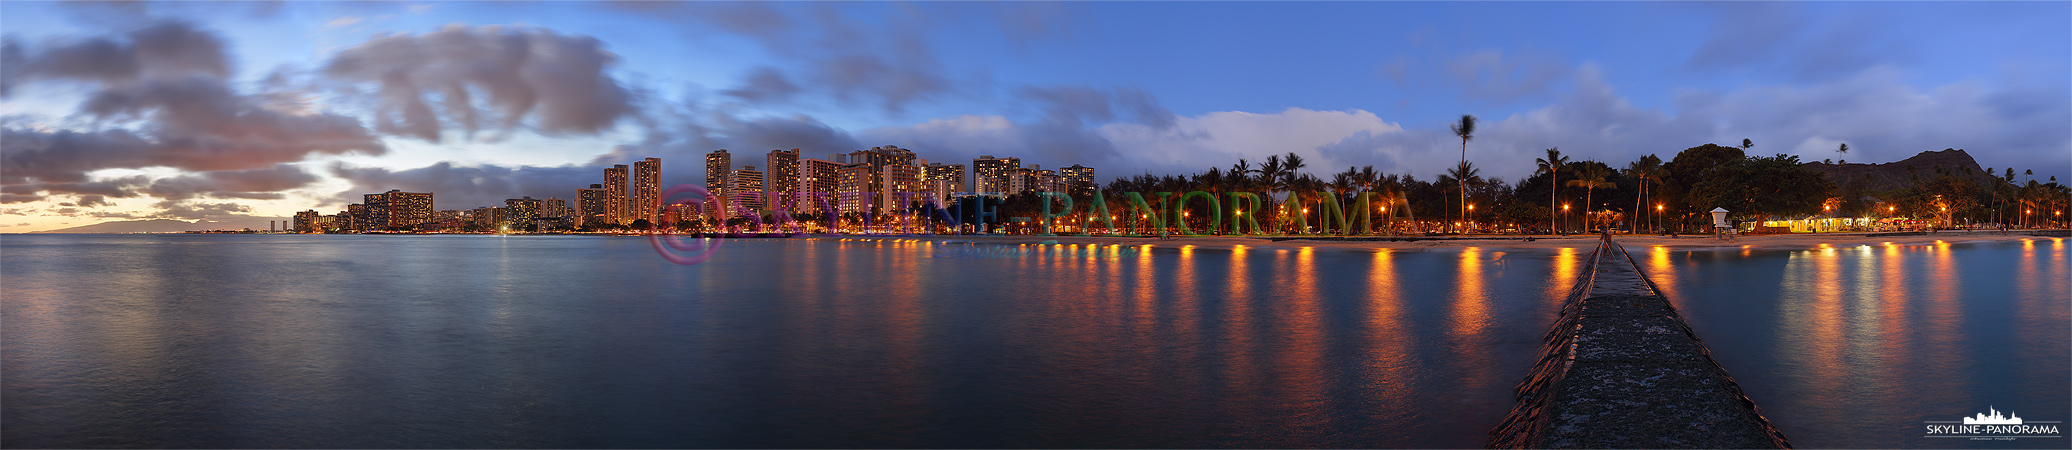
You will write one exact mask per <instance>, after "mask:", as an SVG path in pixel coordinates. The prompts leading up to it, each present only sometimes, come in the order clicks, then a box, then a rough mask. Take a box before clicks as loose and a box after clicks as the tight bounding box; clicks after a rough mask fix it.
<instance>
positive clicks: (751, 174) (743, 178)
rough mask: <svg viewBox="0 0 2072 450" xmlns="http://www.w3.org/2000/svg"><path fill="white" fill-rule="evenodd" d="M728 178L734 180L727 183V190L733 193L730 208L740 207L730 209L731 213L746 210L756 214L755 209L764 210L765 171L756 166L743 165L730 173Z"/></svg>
mask: <svg viewBox="0 0 2072 450" xmlns="http://www.w3.org/2000/svg"><path fill="white" fill-rule="evenodd" d="M728 178H729V179H730V180H732V181H733V183H732V184H729V185H727V192H729V193H732V194H733V198H732V199H731V200H732V203H729V204H728V205H729V208H732V207H734V206H739V207H740V208H737V209H734V210H731V211H728V212H729V213H736V212H740V211H742V210H746V211H749V214H754V212H755V211H761V210H763V171H760V170H755V166H742V167H741V169H739V170H735V171H734V173H732V174H730V175H728Z"/></svg>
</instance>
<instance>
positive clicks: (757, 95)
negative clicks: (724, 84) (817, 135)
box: [720, 67, 800, 103]
mask: <svg viewBox="0 0 2072 450" xmlns="http://www.w3.org/2000/svg"><path fill="white" fill-rule="evenodd" d="M799 90H800V89H799V86H798V85H796V84H792V82H791V80H787V79H785V78H784V74H783V73H779V72H778V71H777V69H775V68H770V67H763V68H759V69H756V71H755V73H754V74H752V75H749V76H748V79H747V80H745V81H743V82H742V85H741V87H737V88H733V89H728V90H724V91H720V93H721V94H725V95H727V96H730V97H734V98H739V99H741V100H744V101H747V102H750V103H765V102H781V101H785V100H788V99H790V98H791V97H792V96H793V95H796V94H798V93H799Z"/></svg>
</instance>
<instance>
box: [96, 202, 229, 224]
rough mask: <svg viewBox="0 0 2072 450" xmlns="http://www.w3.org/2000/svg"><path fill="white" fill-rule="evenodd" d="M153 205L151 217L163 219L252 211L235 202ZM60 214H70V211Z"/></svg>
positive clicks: (193, 217) (163, 203)
mask: <svg viewBox="0 0 2072 450" xmlns="http://www.w3.org/2000/svg"><path fill="white" fill-rule="evenodd" d="M154 206H156V207H158V208H159V211H158V212H157V213H154V214H152V215H151V217H157V218H165V219H182V220H202V219H219V218H226V217H233V216H243V214H240V213H248V212H252V207H250V206H245V205H240V204H236V203H203V202H183V201H178V200H166V201H161V202H158V204H157V205H154ZM62 214H64V215H71V213H62Z"/></svg>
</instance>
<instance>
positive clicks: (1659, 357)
mask: <svg viewBox="0 0 2072 450" xmlns="http://www.w3.org/2000/svg"><path fill="white" fill-rule="evenodd" d="M1589 261H1590V263H1589V266H1588V267H1586V269H1587V270H1583V271H1582V275H1580V276H1578V277H1577V280H1576V285H1575V287H1574V288H1573V289H1572V290H1570V291H1569V296H1568V300H1567V301H1566V302H1565V303H1563V307H1562V311H1561V316H1560V319H1559V320H1557V321H1556V322H1555V324H1554V328H1553V329H1552V330H1549V331H1548V332H1547V335H1546V337H1545V341H1546V345H1545V347H1543V350H1542V352H1541V354H1540V355H1541V356H1540V359H1539V361H1538V362H1537V363H1535V364H1534V365H1533V368H1532V372H1531V373H1529V374H1528V375H1527V376H1526V378H1525V380H1524V381H1523V382H1520V383H1519V384H1518V387H1517V388H1516V391H1515V392H1516V395H1517V399H1518V405H1517V406H1516V407H1514V408H1512V410H1511V414H1510V416H1509V417H1507V418H1505V419H1504V422H1503V423H1502V424H1500V425H1498V426H1497V428H1496V429H1494V430H1491V431H1490V433H1489V444H1488V446H1489V447H1491V448H1790V447H1791V443H1790V441H1788V440H1786V439H1785V438H1784V434H1783V433H1781V432H1778V431H1777V429H1776V428H1775V427H1772V426H1770V422H1769V420H1768V419H1764V418H1763V415H1762V413H1761V411H1760V410H1759V409H1757V408H1756V406H1755V403H1754V402H1752V401H1749V399H1748V397H1747V396H1745V395H1743V394H1742V393H1741V387H1740V386H1739V385H1737V384H1735V383H1734V379H1733V377H1730V376H1728V375H1727V371H1726V369H1725V368H1722V367H1720V366H1719V363H1718V362H1715V361H1713V359H1712V355H1711V351H1709V350H1707V349H1706V348H1705V343H1704V342H1702V341H1700V340H1699V339H1698V336H1697V335H1696V334H1695V333H1693V332H1692V331H1691V328H1690V327H1689V326H1688V325H1685V324H1684V321H1683V319H1682V318H1681V317H1680V316H1678V315H1677V313H1676V308H1675V307H1674V306H1672V305H1670V304H1669V302H1668V301H1667V300H1666V299H1664V298H1663V297H1662V295H1661V292H1660V290H1658V289H1656V287H1655V285H1654V283H1653V282H1652V281H1649V280H1648V279H1647V277H1646V276H1644V275H1642V274H1641V273H1640V270H1639V268H1638V266H1637V265H1636V264H1634V262H1633V260H1632V258H1631V257H1630V256H1628V255H1627V254H1626V251H1625V249H1624V248H1621V247H1620V246H1619V245H1618V244H1617V243H1615V242H1612V240H1611V239H1610V238H1605V239H1603V241H1602V242H1600V243H1599V244H1598V246H1597V250H1596V251H1594V252H1592V253H1591V257H1590V259H1589Z"/></svg>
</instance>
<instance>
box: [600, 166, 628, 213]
mask: <svg viewBox="0 0 2072 450" xmlns="http://www.w3.org/2000/svg"><path fill="white" fill-rule="evenodd" d="M626 173H627V170H626V165H625V164H619V165H615V166H612V167H611V168H609V169H604V192H605V196H606V197H609V198H607V199H606V200H607V201H608V202H609V203H607V204H606V205H605V207H606V208H610V209H611V211H610V212H609V213H608V214H607V217H608V218H609V220H611V223H616V224H625V223H628V222H632V220H628V219H627V218H626V216H627V212H626Z"/></svg>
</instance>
